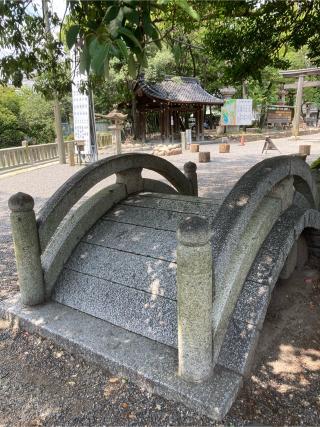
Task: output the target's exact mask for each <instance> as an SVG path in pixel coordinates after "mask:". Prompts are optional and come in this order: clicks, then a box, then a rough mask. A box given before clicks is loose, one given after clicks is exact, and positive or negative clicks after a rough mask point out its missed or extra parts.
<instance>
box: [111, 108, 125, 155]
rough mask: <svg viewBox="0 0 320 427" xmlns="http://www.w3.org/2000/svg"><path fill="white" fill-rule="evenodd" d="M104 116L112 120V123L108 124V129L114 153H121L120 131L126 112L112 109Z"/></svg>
mask: <svg viewBox="0 0 320 427" xmlns="http://www.w3.org/2000/svg"><path fill="white" fill-rule="evenodd" d="M106 117H107V119H110V120H111V121H112V125H111V126H109V129H111V131H112V144H113V145H114V146H115V147H116V153H117V154H121V131H122V129H123V124H124V121H125V119H126V118H127V114H122V113H120V111H117V110H112V111H110V113H109V114H107V116H106Z"/></svg>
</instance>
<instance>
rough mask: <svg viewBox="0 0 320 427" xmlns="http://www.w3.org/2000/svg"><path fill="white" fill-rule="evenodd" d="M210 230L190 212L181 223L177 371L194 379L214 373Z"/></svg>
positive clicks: (179, 232)
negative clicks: (190, 214) (189, 215)
mask: <svg viewBox="0 0 320 427" xmlns="http://www.w3.org/2000/svg"><path fill="white" fill-rule="evenodd" d="M210 238H211V232H210V227H209V223H208V221H207V220H206V219H204V218H201V217H197V216H191V217H188V218H187V219H186V220H184V221H183V222H182V223H181V224H180V225H179V227H178V231H177V239H178V247H177V305H178V363H179V366H178V374H179V375H180V376H181V377H182V378H183V379H185V380H187V381H191V382H202V381H205V380H207V379H208V378H209V377H210V376H211V373H212V369H213V362H212V359H213V357H212V355H213V343H212V303H213V296H214V282H213V263H212V248H211V244H210Z"/></svg>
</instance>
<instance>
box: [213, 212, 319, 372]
mask: <svg viewBox="0 0 320 427" xmlns="http://www.w3.org/2000/svg"><path fill="white" fill-rule="evenodd" d="M305 229H313V230H320V212H319V211H318V210H315V209H307V210H305V209H303V208H300V207H298V206H291V207H290V208H288V209H287V210H286V211H285V212H284V213H283V214H282V215H281V216H280V218H279V219H278V220H277V221H276V223H275V224H274V226H273V228H272V230H271V232H270V233H269V235H268V237H267V238H266V240H265V241H264V242H263V244H262V246H261V248H260V250H259V252H258V255H257V257H256V259H255V261H254V262H253V264H252V266H251V268H250V271H249V274H248V276H247V278H246V280H245V282H244V284H243V287H242V289H241V292H240V295H239V297H238V299H237V303H236V306H235V308H234V311H233V314H232V318H231V321H230V323H229V325H228V329H227V333H226V337H225V340H224V342H223V345H222V348H221V351H220V354H219V359H218V363H219V365H222V366H224V367H226V368H228V369H230V370H232V371H233V372H236V373H238V374H240V375H247V374H248V373H249V372H250V369H251V364H252V361H253V356H254V353H255V349H256V346H257V343H258V339H259V335H260V331H261V329H262V327H263V323H264V319H265V316H266V313H267V309H268V306H269V302H270V299H271V293H272V290H273V288H274V286H275V284H276V282H277V280H278V279H279V276H280V274H281V271H282V269H283V266H284V265H285V264H286V260H287V258H288V256H289V254H290V253H291V251H292V250H293V248H294V245H296V242H297V240H298V239H299V237H300V236H301V233H302V232H303V231H304V230H305ZM292 267H294V264H293V265H292V266H291V268H292ZM230 348H232V349H233V351H232V352H231V351H230Z"/></svg>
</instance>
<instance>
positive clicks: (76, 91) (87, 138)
mask: <svg viewBox="0 0 320 427" xmlns="http://www.w3.org/2000/svg"><path fill="white" fill-rule="evenodd" d="M73 53H74V52H73ZM73 57H75V55H74V54H73ZM75 62H76V61H75V60H74V61H73V64H74V67H75V68H74V70H73V74H74V78H73V85H72V108H73V128H74V131H73V132H74V138H75V140H82V141H84V142H85V144H84V154H85V155H86V158H87V159H88V160H89V161H90V162H93V161H96V160H98V151H97V146H96V131H95V117H94V107H93V101H92V96H91V97H90V96H88V95H87V94H85V93H81V92H80V86H81V83H82V82H85V81H86V80H87V77H86V76H85V75H82V74H80V72H79V69H78V68H77V67H76V66H75Z"/></svg>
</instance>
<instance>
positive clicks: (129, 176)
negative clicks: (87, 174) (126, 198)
mask: <svg viewBox="0 0 320 427" xmlns="http://www.w3.org/2000/svg"><path fill="white" fill-rule="evenodd" d="M141 172H142V168H133V169H127V170H124V171H121V172H117V173H116V177H117V178H116V182H117V184H124V185H125V186H126V191H127V194H128V195H129V194H134V193H139V192H141V191H143V178H142V175H141Z"/></svg>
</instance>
